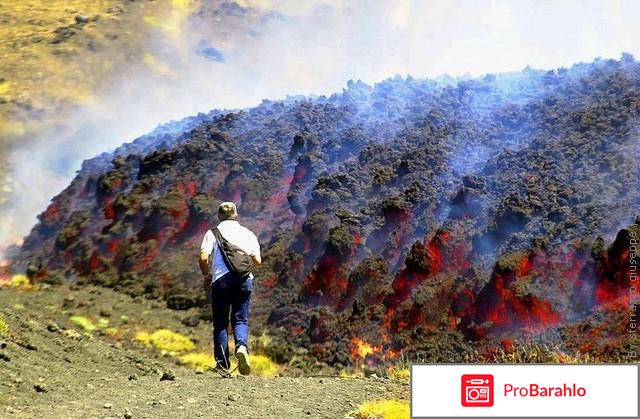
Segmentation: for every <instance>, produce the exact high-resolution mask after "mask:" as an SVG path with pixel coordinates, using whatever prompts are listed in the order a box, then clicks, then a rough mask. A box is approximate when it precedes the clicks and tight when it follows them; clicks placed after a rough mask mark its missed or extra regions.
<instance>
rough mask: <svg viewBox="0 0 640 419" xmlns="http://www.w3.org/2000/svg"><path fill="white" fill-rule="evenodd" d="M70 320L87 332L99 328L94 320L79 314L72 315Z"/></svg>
mask: <svg viewBox="0 0 640 419" xmlns="http://www.w3.org/2000/svg"><path fill="white" fill-rule="evenodd" d="M69 320H70V321H71V323H73V324H75V325H76V326H78V327H80V328H81V329H82V330H84V331H85V332H89V333H91V332H93V331H94V330H96V329H97V327H96V325H95V324H93V320H91V319H90V318H88V317H86V316H79V315H76V316H71V317H69Z"/></svg>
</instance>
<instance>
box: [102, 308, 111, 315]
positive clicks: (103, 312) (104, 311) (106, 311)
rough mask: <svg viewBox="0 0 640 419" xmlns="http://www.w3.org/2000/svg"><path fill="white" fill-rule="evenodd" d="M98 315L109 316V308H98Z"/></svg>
mask: <svg viewBox="0 0 640 419" xmlns="http://www.w3.org/2000/svg"><path fill="white" fill-rule="evenodd" d="M100 315H101V316H102V317H111V310H107V309H102V310H100Z"/></svg>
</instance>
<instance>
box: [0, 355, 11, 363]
mask: <svg viewBox="0 0 640 419" xmlns="http://www.w3.org/2000/svg"><path fill="white" fill-rule="evenodd" d="M0 361H6V362H9V361H11V358H9V355H7V354H0Z"/></svg>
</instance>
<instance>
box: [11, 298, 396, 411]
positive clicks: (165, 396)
mask: <svg viewBox="0 0 640 419" xmlns="http://www.w3.org/2000/svg"><path fill="white" fill-rule="evenodd" d="M61 292H62V293H61ZM91 296H94V297H96V298H94V299H93V300H94V302H91V301H90V298H91ZM71 298H73V301H72V302H71V303H70V302H69V300H71ZM129 300H130V297H127V296H123V295H120V294H118V293H114V292H113V291H111V290H97V289H93V290H74V291H72V290H68V289H64V288H63V289H58V288H52V289H48V290H47V289H45V290H38V291H20V290H15V289H6V288H4V289H0V318H2V319H4V321H5V323H6V324H7V326H8V332H7V333H6V334H5V336H4V337H3V338H0V342H2V343H0V345H1V346H4V347H3V348H2V349H0V418H4V417H7V418H9V417H17V418H36V417H37V418H106V417H119V418H123V417H132V418H196V417H204V418H229V417H232V418H276V417H280V418H282V417H285V418H299V417H318V418H341V417H344V416H345V415H346V414H347V413H348V412H350V411H353V410H354V409H355V408H356V407H357V406H358V405H359V404H360V403H361V402H363V401H367V400H376V399H389V398H396V399H403V398H404V399H406V398H407V397H408V383H407V382H403V381H396V380H391V379H388V378H376V377H374V378H366V379H364V378H360V379H358V378H352V379H342V378H336V377H318V376H316V377H276V378H262V377H247V378H245V377H236V378H231V379H223V378H220V377H218V376H217V374H215V373H214V372H211V371H206V372H204V373H196V372H195V371H193V370H191V369H189V368H187V367H183V366H180V365H177V364H176V362H175V358H173V357H170V356H162V355H161V354H157V353H156V352H154V351H151V350H148V349H144V348H138V347H136V346H135V345H133V344H131V343H130V341H128V340H127V339H126V338H124V337H121V338H120V339H114V338H112V337H108V336H104V335H102V336H101V335H100V334H99V333H92V334H91V336H89V335H86V334H83V333H80V330H79V329H77V328H74V327H73V326H72V324H70V323H69V322H68V317H69V315H70V314H72V313H76V312H79V311H80V312H82V311H83V310H84V314H89V312H94V311H102V312H103V313H106V310H107V308H106V307H107V306H109V307H110V310H111V311H112V312H113V313H110V314H111V318H112V323H113V324H114V325H115V323H116V320H115V318H116V314H115V313H119V312H120V311H123V310H124V311H126V312H127V314H126V316H127V317H129V320H128V321H127V327H130V328H131V329H132V330H133V329H136V328H139V327H142V325H145V323H144V321H145V320H146V321H147V322H148V323H149V324H146V325H145V327H149V328H154V327H158V326H160V325H164V326H165V327H173V328H174V330H179V331H182V332H184V333H185V334H189V335H191V336H192V337H193V339H194V340H196V341H198V340H200V342H201V343H200V344H199V345H200V346H202V347H206V345H207V337H206V336H207V335H208V330H209V328H208V326H207V325H205V324H201V325H200V326H199V327H197V328H195V329H187V328H186V326H182V327H183V329H180V325H181V323H180V317H181V316H185V315H187V314H188V313H179V314H176V312H173V311H171V310H167V309H166V308H163V307H158V306H157V304H154V303H153V302H147V301H138V302H137V303H136V304H134V303H132V302H131V301H129ZM78 305H79V306H80V307H78ZM63 307H65V308H63ZM124 311H123V312H124ZM123 315H124V314H123ZM118 318H119V316H118ZM132 324H133V325H135V326H133V325H132ZM120 329H124V325H120ZM124 336H126V335H124ZM164 373H167V374H168V375H169V376H174V379H165V380H161V377H162V375H163V374H164Z"/></svg>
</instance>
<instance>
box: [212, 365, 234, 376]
mask: <svg viewBox="0 0 640 419" xmlns="http://www.w3.org/2000/svg"><path fill="white" fill-rule="evenodd" d="M213 371H214V372H215V373H217V374H218V375H219V376H220V378H231V377H232V375H231V373H230V372H229V370H228V369H226V368H223V367H221V366H219V365H218V366H216V367H215V368H214V369H213Z"/></svg>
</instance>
